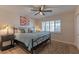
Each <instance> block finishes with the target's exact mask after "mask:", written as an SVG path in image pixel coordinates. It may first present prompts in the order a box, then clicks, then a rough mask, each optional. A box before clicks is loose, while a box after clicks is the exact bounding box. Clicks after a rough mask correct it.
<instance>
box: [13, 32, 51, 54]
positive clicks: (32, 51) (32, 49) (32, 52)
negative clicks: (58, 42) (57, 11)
mask: <svg viewBox="0 0 79 59" xmlns="http://www.w3.org/2000/svg"><path fill="white" fill-rule="evenodd" d="M47 35H49V38H48V39H46V40H44V41H42V42H41V43H40V44H37V45H36V46H34V47H33V44H34V42H37V40H39V39H40V38H44V37H45V36H47ZM47 35H44V36H42V37H39V38H37V40H33V39H32V48H31V51H29V50H28V47H27V46H26V45H25V44H24V43H23V42H20V41H18V40H16V39H15V40H14V42H15V43H16V44H17V45H19V46H20V47H21V48H22V49H24V50H25V51H26V50H27V51H28V52H30V53H31V54H34V50H35V49H37V48H38V47H39V46H40V45H42V44H43V43H45V42H47V41H48V40H49V41H50V43H51V34H47Z"/></svg>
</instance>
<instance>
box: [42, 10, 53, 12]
mask: <svg viewBox="0 0 79 59" xmlns="http://www.w3.org/2000/svg"><path fill="white" fill-rule="evenodd" d="M42 12H52V10H43V11H42Z"/></svg>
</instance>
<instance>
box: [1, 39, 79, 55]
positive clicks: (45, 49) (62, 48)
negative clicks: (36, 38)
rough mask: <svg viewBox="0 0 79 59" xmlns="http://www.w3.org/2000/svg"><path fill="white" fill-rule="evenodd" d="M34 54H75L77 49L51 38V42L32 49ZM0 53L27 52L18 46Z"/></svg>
mask: <svg viewBox="0 0 79 59" xmlns="http://www.w3.org/2000/svg"><path fill="white" fill-rule="evenodd" d="M34 52H35V53H36V54H77V53H79V51H78V49H77V48H76V47H75V46H73V45H69V44H65V43H62V42H57V41H54V40H52V42H51V44H50V43H49V42H47V43H45V44H43V45H41V46H40V47H39V48H38V49H37V50H35V51H34ZM0 54H29V52H28V51H25V50H24V49H22V48H21V47H19V46H16V47H14V48H11V49H8V50H6V51H0Z"/></svg>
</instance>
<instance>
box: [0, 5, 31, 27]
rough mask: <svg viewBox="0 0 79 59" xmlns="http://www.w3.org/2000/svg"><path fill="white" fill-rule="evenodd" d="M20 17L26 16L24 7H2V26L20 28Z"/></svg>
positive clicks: (0, 7) (0, 12) (0, 15)
mask: <svg viewBox="0 0 79 59" xmlns="http://www.w3.org/2000/svg"><path fill="white" fill-rule="evenodd" d="M20 16H25V10H24V9H23V7H21V6H20V7H19V6H0V25H1V24H2V25H4V24H9V25H13V26H16V27H20ZM30 20H32V19H30ZM31 24H32V23H31Z"/></svg>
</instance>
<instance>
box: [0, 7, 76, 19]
mask: <svg viewBox="0 0 79 59" xmlns="http://www.w3.org/2000/svg"><path fill="white" fill-rule="evenodd" d="M39 6H40V5H36V6H35V5H17V6H16V5H14V6H0V10H4V11H8V12H14V13H18V14H20V15H24V16H29V17H31V18H41V17H47V16H53V15H55V14H60V13H64V12H68V11H74V10H75V9H76V7H77V6H74V5H46V9H51V10H52V11H53V12H51V13H50V12H46V13H45V16H42V15H39V14H38V15H34V14H35V13H36V12H34V11H31V9H33V8H38V7H39Z"/></svg>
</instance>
